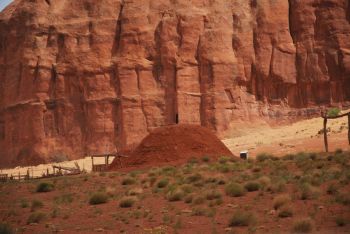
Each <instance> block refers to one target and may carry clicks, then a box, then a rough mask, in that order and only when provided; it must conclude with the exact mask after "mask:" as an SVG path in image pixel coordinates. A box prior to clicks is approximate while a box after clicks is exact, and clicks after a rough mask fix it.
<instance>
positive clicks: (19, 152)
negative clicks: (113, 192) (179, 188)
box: [0, 0, 350, 166]
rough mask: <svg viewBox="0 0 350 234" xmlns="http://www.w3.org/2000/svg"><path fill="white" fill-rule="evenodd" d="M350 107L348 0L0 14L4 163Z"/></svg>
mask: <svg viewBox="0 0 350 234" xmlns="http://www.w3.org/2000/svg"><path fill="white" fill-rule="evenodd" d="M349 101H350V1H349V0H303V1H299V0H289V1H288V0H157V1H156V0H124V1H121V0H99V1H96V0H74V1H72V0H16V1H15V2H14V3H12V4H11V5H10V6H9V7H7V8H6V9H5V10H4V11H3V12H1V13H0V164H1V166H8V165H17V164H33V163H40V162H45V161H50V160H51V161H52V160H60V159H64V158H69V159H75V158H79V157H82V156H84V155H85V154H87V153H100V152H101V151H103V152H104V151H114V150H116V149H127V148H133V147H135V145H136V144H138V143H139V142H140V141H141V139H142V138H143V137H144V136H146V135H147V134H148V132H149V131H151V130H152V129H154V128H157V127H159V126H165V125H170V124H174V123H176V122H180V123H184V124H198V125H203V126H206V127H208V128H211V129H213V130H215V131H216V132H217V133H218V135H219V136H224V135H225V134H229V132H230V129H232V127H234V126H235V122H239V121H243V122H244V121H253V120H254V119H258V118H261V119H265V120H274V119H291V118H297V117H298V116H303V115H310V114H313V113H317V110H318V107H319V106H328V105H343V106H346V105H349Z"/></svg>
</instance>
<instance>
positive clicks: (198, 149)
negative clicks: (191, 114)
mask: <svg viewBox="0 0 350 234" xmlns="http://www.w3.org/2000/svg"><path fill="white" fill-rule="evenodd" d="M203 156H208V157H210V158H215V159H216V158H218V157H221V156H233V154H232V153H231V151H230V150H229V149H228V148H227V147H226V146H225V145H224V144H223V143H222V142H221V141H220V140H219V139H218V138H217V137H216V136H215V135H214V133H213V132H211V131H210V130H209V129H207V128H204V127H201V126H196V125H185V124H181V125H172V126H167V127H161V128H157V129H155V130H154V131H152V132H151V133H150V134H149V135H148V136H147V137H145V138H144V139H143V140H142V142H141V143H140V145H139V146H138V147H137V148H136V149H135V150H134V151H133V152H132V153H131V154H130V155H129V158H127V159H126V160H124V161H123V166H127V167H135V166H136V167H137V166H141V165H142V166H143V165H153V166H154V165H160V164H164V163H172V162H186V161H187V160H188V159H190V158H199V157H203ZM117 168H118V162H116V161H114V162H113V163H112V165H111V169H117Z"/></svg>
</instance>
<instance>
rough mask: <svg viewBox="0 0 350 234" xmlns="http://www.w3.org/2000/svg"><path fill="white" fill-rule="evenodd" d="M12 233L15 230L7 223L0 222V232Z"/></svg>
mask: <svg viewBox="0 0 350 234" xmlns="http://www.w3.org/2000/svg"><path fill="white" fill-rule="evenodd" d="M13 233H15V232H14V230H13V229H12V227H11V226H10V225H9V224H8V223H0V234H13Z"/></svg>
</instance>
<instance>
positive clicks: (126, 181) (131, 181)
mask: <svg viewBox="0 0 350 234" xmlns="http://www.w3.org/2000/svg"><path fill="white" fill-rule="evenodd" d="M135 183H136V180H135V179H134V178H132V177H126V178H124V179H123V180H122V185H131V184H135Z"/></svg>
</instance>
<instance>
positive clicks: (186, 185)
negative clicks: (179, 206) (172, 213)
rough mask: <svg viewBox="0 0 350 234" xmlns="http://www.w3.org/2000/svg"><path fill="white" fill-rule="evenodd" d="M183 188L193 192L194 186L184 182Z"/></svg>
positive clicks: (186, 191) (187, 191) (185, 190)
mask: <svg viewBox="0 0 350 234" xmlns="http://www.w3.org/2000/svg"><path fill="white" fill-rule="evenodd" d="M181 190H182V191H184V192H185V193H192V192H193V190H194V188H193V186H192V185H190V184H184V185H182V186H181Z"/></svg>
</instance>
